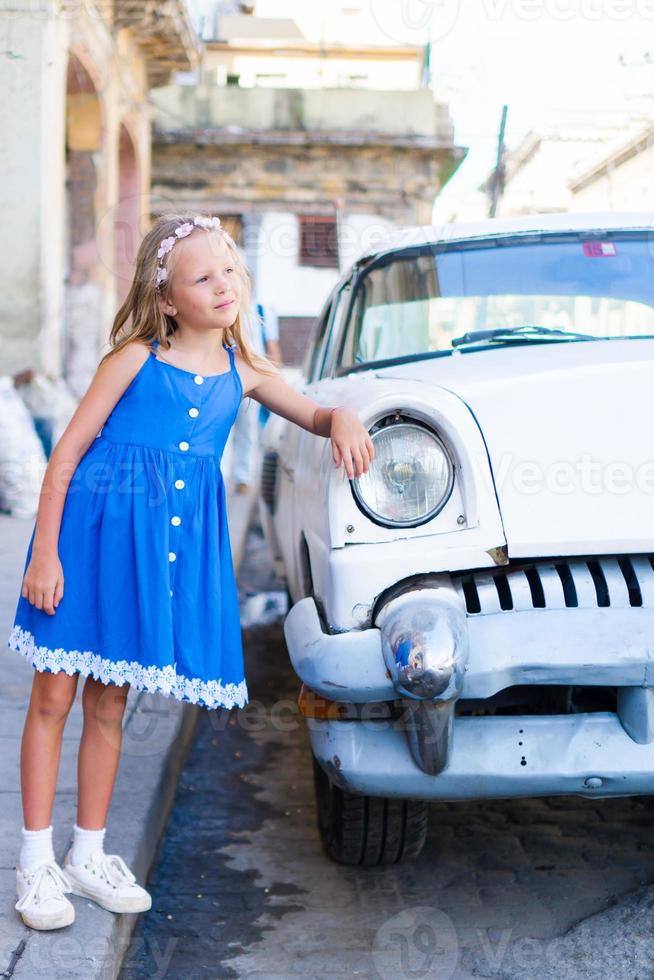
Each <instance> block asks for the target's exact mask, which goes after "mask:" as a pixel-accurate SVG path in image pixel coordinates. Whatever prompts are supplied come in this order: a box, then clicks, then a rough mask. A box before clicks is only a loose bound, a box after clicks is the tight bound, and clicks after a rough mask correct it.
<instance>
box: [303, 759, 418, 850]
mask: <svg viewBox="0 0 654 980" xmlns="http://www.w3.org/2000/svg"><path fill="white" fill-rule="evenodd" d="M312 758H313V778H314V788H315V794H316V816H317V823H318V833H319V834H320V839H321V842H322V845H323V848H324V850H325V852H326V854H327V855H328V856H329V857H330V858H331V859H332V861H336V862H337V863H338V864H348V865H364V866H374V865H379V864H397V863H398V862H400V861H410V860H412V859H413V858H416V857H418V855H419V854H420V852H421V850H422V848H423V845H424V843H425V839H426V837H427V819H428V815H429V804H428V803H426V802H425V801H424V800H402V799H398V798H396V797H386V796H362V795H358V794H355V793H348V792H347V791H346V790H342V789H340V787H338V786H336V785H334V783H333V782H332V780H331V779H330V778H329V776H328V775H327V773H326V772H325V771H324V769H323V768H322V766H321V765H320V763H319V762H318V760H317V759H316V757H315V756H312Z"/></svg>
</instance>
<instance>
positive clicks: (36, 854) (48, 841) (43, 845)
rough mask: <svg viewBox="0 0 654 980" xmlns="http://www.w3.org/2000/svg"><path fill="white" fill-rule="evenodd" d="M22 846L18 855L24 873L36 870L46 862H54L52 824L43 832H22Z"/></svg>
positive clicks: (19, 864)
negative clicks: (29, 869) (31, 869)
mask: <svg viewBox="0 0 654 980" xmlns="http://www.w3.org/2000/svg"><path fill="white" fill-rule="evenodd" d="M21 834H22V844H21V848H20V854H19V855H18V867H19V868H20V869H21V870H22V871H27V870H28V868H36V867H38V865H39V864H43V863H44V862H45V861H54V859H55V856H54V850H53V849H52V824H50V826H49V827H44V828H43V830H25V827H23V829H22V831H21Z"/></svg>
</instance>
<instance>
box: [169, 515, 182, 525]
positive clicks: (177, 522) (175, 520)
mask: <svg viewBox="0 0 654 980" xmlns="http://www.w3.org/2000/svg"><path fill="white" fill-rule="evenodd" d="M170 523H171V524H174V525H175V527H178V526H179V525H180V524H181V523H182V518H181V517H177V515H175V517H171V518H170Z"/></svg>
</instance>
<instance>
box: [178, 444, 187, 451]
mask: <svg viewBox="0 0 654 980" xmlns="http://www.w3.org/2000/svg"><path fill="white" fill-rule="evenodd" d="M179 448H180V449H181V450H182V452H186V450H187V449H188V442H180V444H179Z"/></svg>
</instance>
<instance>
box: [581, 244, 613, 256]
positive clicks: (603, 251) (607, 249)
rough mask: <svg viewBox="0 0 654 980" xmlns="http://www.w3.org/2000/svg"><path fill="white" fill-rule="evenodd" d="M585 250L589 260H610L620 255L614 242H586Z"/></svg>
mask: <svg viewBox="0 0 654 980" xmlns="http://www.w3.org/2000/svg"><path fill="white" fill-rule="evenodd" d="M583 248H584V255H586V256H587V257H588V258H589V259H608V258H611V256H613V255H617V254H618V250H617V248H616V246H615V244H614V242H584V243H583Z"/></svg>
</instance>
